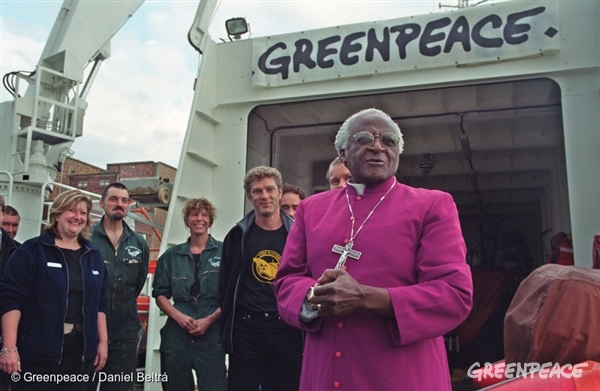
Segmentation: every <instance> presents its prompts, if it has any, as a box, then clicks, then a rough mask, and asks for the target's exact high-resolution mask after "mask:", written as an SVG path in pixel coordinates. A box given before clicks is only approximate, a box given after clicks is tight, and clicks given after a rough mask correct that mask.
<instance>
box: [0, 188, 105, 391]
mask: <svg viewBox="0 0 600 391" xmlns="http://www.w3.org/2000/svg"><path fill="white" fill-rule="evenodd" d="M91 208H92V201H91V200H90V198H89V197H88V196H86V195H85V194H83V193H82V192H81V191H79V190H69V191H65V192H64V193H61V194H59V195H58V196H57V197H56V199H55V200H54V202H53V204H52V206H51V208H50V219H49V224H48V225H47V226H46V229H45V231H44V232H43V233H42V235H40V236H39V237H35V238H32V239H30V240H28V241H26V242H25V243H23V244H22V245H21V246H20V247H19V248H18V249H17V250H15V251H14V252H13V254H12V255H11V257H10V259H9V261H8V264H7V265H6V270H5V274H4V278H3V279H2V281H1V282H0V315H1V316H2V336H3V345H2V350H0V369H2V370H3V371H4V372H7V373H13V375H12V376H11V379H12V380H13V381H15V380H19V381H16V382H14V383H13V384H12V387H13V389H14V390H16V391H18V390H81V389H83V387H82V384H84V383H86V382H87V381H88V380H91V378H92V376H93V370H94V368H96V370H100V369H101V368H102V367H103V366H104V363H105V362H106V356H107V351H108V346H107V336H106V316H105V312H106V302H107V293H106V292H107V287H108V280H107V278H106V268H105V266H104V261H103V260H102V257H101V255H100V252H99V251H98V250H97V249H96V248H95V247H94V246H93V245H92V244H91V242H90V241H89V240H88V236H89V230H90V227H91V225H92V219H91V217H90V213H89V212H90V210H91ZM14 372H17V373H18V374H19V376H16V374H14ZM29 374H31V375H32V376H29ZM21 375H23V376H21ZM26 375H27V377H26ZM47 379H52V380H54V381H48V380H47ZM36 380H37V381H36Z"/></svg>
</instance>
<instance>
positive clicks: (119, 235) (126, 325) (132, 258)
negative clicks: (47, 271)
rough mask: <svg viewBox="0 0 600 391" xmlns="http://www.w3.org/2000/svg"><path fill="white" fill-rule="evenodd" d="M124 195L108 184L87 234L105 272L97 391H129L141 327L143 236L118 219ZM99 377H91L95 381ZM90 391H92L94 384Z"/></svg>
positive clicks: (126, 196)
mask: <svg viewBox="0 0 600 391" xmlns="http://www.w3.org/2000/svg"><path fill="white" fill-rule="evenodd" d="M129 202H130V200H129V191H128V190H127V187H126V186H125V185H123V184H122V183H118V182H116V183H111V184H109V185H108V186H106V188H105V189H104V191H103V192H102V197H101V199H100V207H101V208H102V209H103V210H104V216H103V217H102V219H101V220H100V223H98V224H97V225H95V226H94V227H93V229H92V238H91V240H92V243H94V245H96V247H98V249H100V253H101V254H102V257H103V258H104V264H105V265H106V270H107V272H108V278H109V287H108V311H107V313H106V323H107V329H108V359H107V361H106V365H105V367H104V368H103V370H102V372H104V373H105V374H106V376H102V378H103V379H106V381H103V383H102V384H101V385H100V389H101V390H102V391H107V390H111V391H112V390H127V391H130V390H133V387H134V381H135V372H136V368H137V349H138V345H139V341H140V338H141V332H142V325H141V322H140V318H139V316H138V312H137V297H138V296H139V294H140V292H141V291H142V288H143V286H144V284H145V282H146V277H147V275H148V259H149V256H150V251H149V248H148V244H147V243H146V240H145V239H144V237H143V236H142V235H140V234H138V233H136V232H135V231H133V230H132V229H131V228H129V226H128V225H127V223H126V222H125V221H124V220H123V219H124V218H125V217H126V216H127V209H128V208H129ZM99 378H100V376H97V377H96V381H98V379H99ZM91 389H93V390H95V389H96V387H95V385H94V387H93V388H91Z"/></svg>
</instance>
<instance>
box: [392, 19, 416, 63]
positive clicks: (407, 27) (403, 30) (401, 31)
mask: <svg viewBox="0 0 600 391" xmlns="http://www.w3.org/2000/svg"><path fill="white" fill-rule="evenodd" d="M390 31H391V32H392V33H395V32H397V33H398V36H397V37H396V46H398V55H399V56H400V59H401V60H404V59H405V58H406V46H407V45H408V44H409V43H410V42H411V41H414V40H415V39H417V37H418V36H419V34H421V26H419V25H418V24H416V23H407V24H401V25H398V26H393V27H392V28H390Z"/></svg>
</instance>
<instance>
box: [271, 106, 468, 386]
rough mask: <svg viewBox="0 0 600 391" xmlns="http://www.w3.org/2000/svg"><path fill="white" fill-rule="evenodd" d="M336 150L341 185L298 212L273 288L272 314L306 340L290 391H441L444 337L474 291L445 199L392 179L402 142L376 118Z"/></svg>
mask: <svg viewBox="0 0 600 391" xmlns="http://www.w3.org/2000/svg"><path fill="white" fill-rule="evenodd" d="M365 133H370V135H369V134H365ZM390 133H391V134H392V135H390ZM394 135H397V136H394ZM335 145H336V149H337V150H338V154H339V156H340V158H341V159H342V160H343V161H344V162H345V163H346V165H347V166H348V169H349V170H350V172H351V173H352V181H351V182H349V183H348V186H347V188H346V189H340V190H333V191H329V192H324V193H320V194H317V195H314V196H312V197H309V198H307V199H306V200H304V201H302V202H301V203H300V206H299V208H298V211H297V214H296V222H295V224H294V226H293V228H292V230H291V231H290V233H289V235H288V238H287V242H286V246H285V250H284V253H283V257H282V261H281V264H280V266H279V269H278V272H277V277H276V281H275V292H276V297H277V301H278V308H279V311H280V314H281V316H282V317H283V319H284V320H285V321H286V322H288V323H289V324H291V325H293V326H295V327H298V328H300V329H302V330H305V331H306V342H305V348H304V358H303V365H302V378H301V383H300V390H301V391H323V390H336V389H340V390H356V391H359V390H360V391H367V390H373V391H410V390H414V391H430V390H431V391H444V390H448V391H449V390H451V384H450V374H449V368H448V363H447V358H446V351H445V345H444V341H443V335H444V334H445V333H447V332H449V331H451V330H453V329H454V328H456V327H457V326H458V325H459V324H460V323H461V322H462V321H464V319H465V318H466V317H467V315H468V313H469V311H470V309H471V305H472V289H473V287H472V279H471V272H470V269H469V266H468V265H467V264H466V259H465V253H466V250H465V244H464V240H463V237H462V233H461V229H460V222H459V219H458V213H457V210H456V206H455V204H454V202H453V200H452V197H451V196H450V195H449V194H447V193H444V192H440V191H434V190H425V189H415V188H411V187H409V186H405V185H402V184H400V183H398V182H397V181H396V179H395V177H394V173H395V172H396V170H397V168H398V161H399V155H400V153H401V152H402V147H403V142H402V135H401V133H400V129H399V128H398V126H397V125H396V124H395V123H394V122H393V121H392V120H391V118H390V117H389V116H388V115H387V114H385V113H383V112H381V111H379V110H376V109H368V110H363V111H362V112H359V113H357V114H355V115H353V116H352V117H350V118H349V119H348V120H346V122H345V123H344V125H342V127H341V128H340V131H339V132H338V135H337V137H336V142H335ZM349 242H350V243H351V244H352V246H351V249H348V246H346V244H348V243H349ZM334 245H338V247H336V252H333V251H332V249H333V248H334ZM344 246H346V249H347V250H352V251H354V252H351V256H349V257H347V260H346V262H345V264H344V265H343V267H339V268H336V264H338V262H339V260H340V258H343V256H341V254H340V253H342V252H344V251H343V248H344ZM357 252H360V255H358V253H357ZM355 258H358V259H355ZM340 266H341V265H340Z"/></svg>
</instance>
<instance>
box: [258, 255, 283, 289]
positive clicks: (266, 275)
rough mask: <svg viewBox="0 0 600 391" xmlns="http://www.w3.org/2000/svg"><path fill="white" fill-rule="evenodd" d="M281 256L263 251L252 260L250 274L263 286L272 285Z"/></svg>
mask: <svg viewBox="0 0 600 391" xmlns="http://www.w3.org/2000/svg"><path fill="white" fill-rule="evenodd" d="M280 260H281V255H279V254H278V253H277V252H276V251H272V250H263V251H261V252H259V253H258V254H256V256H255V257H254V258H252V273H253V274H254V277H255V278H256V279H257V280H258V281H260V282H262V283H263V284H272V283H273V282H274V281H275V275H276V274H277V268H279V261H280Z"/></svg>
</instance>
